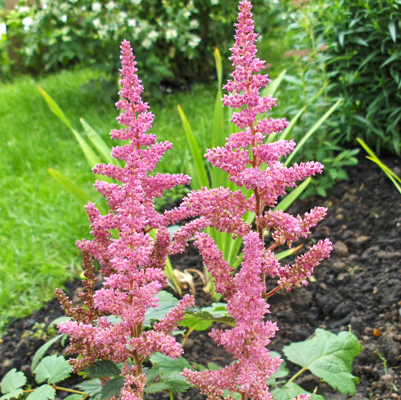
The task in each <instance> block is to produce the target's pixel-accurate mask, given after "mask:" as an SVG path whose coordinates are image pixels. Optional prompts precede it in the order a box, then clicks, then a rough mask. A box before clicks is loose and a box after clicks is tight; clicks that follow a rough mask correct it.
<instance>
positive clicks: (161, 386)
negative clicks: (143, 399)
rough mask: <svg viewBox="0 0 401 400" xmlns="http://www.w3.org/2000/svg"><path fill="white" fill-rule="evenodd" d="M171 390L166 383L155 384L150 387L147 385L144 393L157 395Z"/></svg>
mask: <svg viewBox="0 0 401 400" xmlns="http://www.w3.org/2000/svg"><path fill="white" fill-rule="evenodd" d="M166 389H171V386H170V385H169V384H168V383H166V382H157V383H152V384H151V385H147V386H146V387H145V390H144V392H145V393H157V392H162V391H163V390H166Z"/></svg>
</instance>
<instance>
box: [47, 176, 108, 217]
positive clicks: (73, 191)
mask: <svg viewBox="0 0 401 400" xmlns="http://www.w3.org/2000/svg"><path fill="white" fill-rule="evenodd" d="M49 172H50V175H51V176H52V177H53V178H54V179H55V180H56V181H57V182H58V183H59V184H60V185H61V186H62V187H63V188H64V189H65V191H67V192H68V193H69V194H70V195H71V196H72V197H73V198H74V199H75V200H76V201H77V202H78V204H79V205H80V206H81V207H84V206H86V205H87V204H88V201H91V202H92V203H96V202H95V200H94V199H93V198H92V197H91V196H90V195H89V194H88V193H86V192H85V191H84V190H82V189H81V188H80V187H79V186H78V185H76V184H75V183H74V182H72V181H70V180H69V179H68V178H67V177H66V176H64V175H63V174H60V172H57V171H55V170H54V169H51V168H49ZM98 209H99V211H100V212H101V213H102V214H106V212H105V210H104V209H103V208H102V207H100V206H98Z"/></svg>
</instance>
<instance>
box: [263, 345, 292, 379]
mask: <svg viewBox="0 0 401 400" xmlns="http://www.w3.org/2000/svg"><path fill="white" fill-rule="evenodd" d="M274 357H278V358H281V356H280V354H279V353H277V352H275V351H271V352H270V358H274ZM289 373H290V371H289V370H288V368H287V367H286V362H285V361H283V362H282V363H281V364H280V367H279V369H278V370H277V372H276V373H275V374H273V375H271V376H270V379H269V380H268V381H267V384H268V385H274V384H275V383H276V381H277V379H278V378H284V377H285V376H287V375H288V374H289Z"/></svg>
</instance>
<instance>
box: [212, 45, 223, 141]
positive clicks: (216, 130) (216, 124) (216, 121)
mask: <svg viewBox="0 0 401 400" xmlns="http://www.w3.org/2000/svg"><path fill="white" fill-rule="evenodd" d="M214 59H215V61H216V71H217V85H218V87H217V95H216V101H215V105H214V114H213V132H212V147H217V146H223V145H224V143H225V134H224V118H223V103H222V101H221V98H222V97H223V94H222V90H221V84H222V79H223V66H222V63H221V56H220V52H219V49H218V48H217V47H216V48H215V49H214Z"/></svg>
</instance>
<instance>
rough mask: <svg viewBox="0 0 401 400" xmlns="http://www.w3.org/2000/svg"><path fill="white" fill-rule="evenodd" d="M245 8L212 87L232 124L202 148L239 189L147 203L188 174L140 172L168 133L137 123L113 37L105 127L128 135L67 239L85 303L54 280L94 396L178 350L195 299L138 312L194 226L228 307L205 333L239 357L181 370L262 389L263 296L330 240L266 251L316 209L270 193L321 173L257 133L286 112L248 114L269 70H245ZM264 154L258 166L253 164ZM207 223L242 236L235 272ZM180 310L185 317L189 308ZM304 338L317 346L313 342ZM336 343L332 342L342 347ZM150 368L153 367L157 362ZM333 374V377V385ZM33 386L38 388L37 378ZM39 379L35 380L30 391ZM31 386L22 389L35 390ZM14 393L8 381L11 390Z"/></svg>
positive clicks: (289, 146) (131, 395) (136, 378)
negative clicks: (286, 205) (220, 82)
mask: <svg viewBox="0 0 401 400" xmlns="http://www.w3.org/2000/svg"><path fill="white" fill-rule="evenodd" d="M251 9H252V5H251V3H250V2H249V1H242V2H240V5H239V11H240V12H239V15H238V23H237V24H236V28H237V31H236V36H235V38H236V44H235V47H234V48H233V49H232V53H233V55H232V57H231V58H230V60H231V61H233V65H234V66H235V67H236V69H235V72H234V73H233V77H234V80H229V81H228V83H227V85H225V89H227V90H228V92H229V93H230V95H225V96H224V98H223V104H224V105H226V106H230V107H231V108H234V109H240V110H239V111H238V112H234V113H233V115H232V118H231V121H232V122H233V123H235V124H236V125H237V126H238V127H239V128H240V129H243V130H242V131H240V132H237V133H233V134H232V135H231V136H230V137H229V138H227V143H226V145H225V147H217V148H214V149H210V150H208V151H207V154H206V157H207V159H208V160H209V161H210V162H211V163H212V164H213V165H214V166H215V167H218V168H221V169H223V170H224V171H226V172H227V173H228V174H229V176H230V180H231V181H233V182H234V183H235V184H236V185H237V186H238V187H242V186H244V187H245V188H246V189H248V190H250V191H251V193H252V194H251V196H250V197H247V196H245V195H244V194H243V193H241V191H240V190H239V189H237V190H233V191H231V190H230V189H227V188H224V187H220V188H216V189H215V188H212V189H207V188H202V190H199V191H193V192H191V193H190V194H189V195H188V196H187V197H186V198H184V200H183V202H182V203H181V205H180V206H179V207H178V208H175V209H173V210H170V211H165V212H164V213H159V212H157V211H156V210H155V209H154V198H157V197H161V196H162V194H163V190H164V189H170V188H172V187H174V186H177V185H183V184H188V183H189V181H190V178H189V177H188V176H186V175H183V174H175V175H170V174H159V173H158V174H156V175H151V174H148V173H149V172H151V171H153V170H154V168H155V166H156V164H157V163H158V161H159V160H160V159H161V157H162V156H163V155H164V153H165V152H166V151H167V150H169V149H170V148H171V144H170V143H169V142H163V143H162V142H157V138H156V136H155V135H151V134H147V131H148V130H149V129H150V127H151V126H152V122H153V114H152V113H150V112H148V111H147V110H148V108H149V106H148V104H147V103H144V102H143V101H142V99H141V93H142V91H143V86H142V85H141V82H140V81H139V80H138V76H137V75H136V74H135V73H136V72H137V69H136V68H135V65H136V62H135V61H134V56H133V54H132V49H131V47H130V44H129V42H127V41H124V42H123V43H122V45H121V50H122V56H121V60H122V70H121V77H122V79H121V81H120V83H121V85H122V90H121V91H120V92H119V94H120V96H121V97H122V100H120V101H119V102H118V103H117V104H116V105H117V108H118V109H122V110H123V111H124V112H122V113H121V114H120V116H119V117H118V122H119V123H120V124H123V125H125V126H126V127H127V128H123V129H115V130H113V131H112V132H111V136H112V138H114V139H119V140H125V141H126V140H129V143H128V144H125V145H123V146H120V147H115V148H113V150H112V155H113V156H114V157H115V158H119V159H122V160H124V161H125V162H126V164H125V166H124V167H119V166H116V165H112V164H99V165H96V166H95V168H94V173H96V174H98V175H106V176H108V177H109V178H112V179H116V180H118V181H119V182H121V183H122V185H119V184H116V183H108V182H106V181H97V182H96V185H95V186H96V187H97V189H98V191H99V192H100V193H101V194H103V195H104V196H105V198H106V200H107V203H108V206H109V209H110V212H109V213H108V214H105V215H102V214H101V213H100V212H99V210H98V209H97V208H96V206H95V204H93V203H88V205H87V206H86V211H87V214H88V216H89V220H90V223H91V228H92V231H91V233H92V234H93V237H94V238H93V240H92V241H88V240H85V239H83V240H81V241H79V242H77V246H78V248H80V249H81V250H82V253H83V268H84V270H85V277H86V280H84V281H83V285H84V287H85V289H86V292H83V293H81V294H80V297H81V299H82V301H83V302H84V306H83V307H77V308H74V307H73V306H72V303H71V302H69V301H68V298H67V297H66V296H65V294H64V293H63V292H62V291H61V290H58V291H57V296H58V299H59V301H60V303H61V304H62V308H63V309H64V310H65V311H66V314H67V316H68V317H70V318H71V320H68V321H66V322H62V323H60V324H59V325H58V327H59V329H60V331H61V332H62V333H67V334H69V335H70V346H69V348H68V352H70V353H73V354H79V357H78V358H75V359H73V358H71V359H70V360H69V363H70V364H71V365H72V368H73V370H74V371H75V372H80V371H82V370H84V369H85V370H86V372H87V373H89V374H90V375H92V376H93V375H95V376H96V375H97V376H98V377H100V378H103V379H102V380H101V381H100V383H101V384H102V386H103V388H102V392H101V397H102V398H104V397H106V398H110V397H113V396H115V397H117V396H118V397H121V398H122V399H139V398H143V392H144V390H145V386H146V382H147V380H148V379H147V374H146V373H145V371H144V369H143V362H144V361H145V359H146V357H147V356H148V357H149V356H152V354H153V353H155V352H161V353H164V354H165V355H167V356H169V357H171V358H178V357H179V356H180V355H181V354H182V348H181V345H180V344H179V343H178V342H176V340H175V339H174V337H173V335H172V332H173V331H174V330H175V329H176V328H177V326H178V324H179V323H180V321H181V320H182V319H183V318H184V315H185V309H187V308H190V307H191V306H192V305H193V304H194V299H193V297H192V296H189V295H186V296H184V297H183V299H181V300H180V301H179V302H178V304H177V305H176V306H174V307H173V308H172V309H170V310H169V311H168V312H167V313H164V314H163V315H157V316H158V318H155V317H154V318H153V322H152V318H148V322H147V318H146V312H147V310H148V309H149V308H150V309H152V308H154V309H156V310H157V306H158V303H159V299H158V298H157V297H156V298H155V297H154V296H155V295H157V294H158V292H159V291H160V289H162V288H163V287H164V286H166V285H167V280H166V276H165V275H164V267H165V263H166V258H167V256H169V255H172V254H176V253H180V252H182V251H183V250H184V249H185V246H187V243H186V242H187V240H188V239H189V238H190V237H191V236H193V235H195V239H196V241H195V245H196V246H197V247H198V248H199V251H200V253H201V255H202V256H203V259H204V263H205V265H206V266H207V268H208V270H209V272H210V273H211V275H212V276H213V279H214V284H215V290H216V292H217V293H220V294H221V295H225V299H226V301H227V311H228V312H229V313H230V314H231V318H232V320H231V323H232V325H233V328H232V329H226V330H220V329H213V330H212V332H211V333H210V336H211V337H212V338H213V339H214V340H215V341H216V343H217V344H218V345H221V346H224V348H225V349H226V350H227V351H228V352H229V353H231V354H232V355H233V356H234V358H237V359H238V361H236V362H234V363H232V364H231V365H229V366H226V367H223V368H220V369H218V370H216V369H214V368H213V369H211V370H201V371H199V372H195V371H192V370H191V369H189V368H184V371H183V372H182V374H181V375H183V376H185V377H186V379H187V381H189V382H190V383H192V384H193V385H195V386H197V387H199V388H200V390H201V393H203V394H205V395H207V396H208V397H209V398H212V399H217V398H221V397H222V396H223V395H224V396H225V397H226V398H230V399H232V398H233V395H234V393H237V394H239V395H240V398H241V399H247V398H252V399H271V398H272V396H271V395H270V393H269V389H268V386H267V380H268V379H269V378H270V377H271V376H272V375H273V374H274V373H276V372H278V369H279V366H280V364H281V362H282V360H280V358H278V357H272V358H270V353H269V352H268V350H267V349H266V345H268V344H269V343H270V338H272V337H274V335H275V332H276V331H277V326H276V324H274V323H272V322H271V321H264V317H265V315H266V314H267V313H268V312H269V304H268V303H266V299H268V298H270V297H271V296H273V295H274V294H275V293H277V292H278V291H280V290H281V289H286V290H287V291H290V290H291V287H292V286H301V284H303V285H307V278H309V277H310V276H311V274H312V272H313V270H314V268H315V267H316V266H317V265H319V263H320V262H321V261H322V260H323V259H324V258H328V257H329V254H330V251H331V250H332V245H331V242H330V241H329V239H325V240H321V241H319V242H318V243H316V244H315V245H314V246H312V248H310V249H309V251H307V252H306V253H305V254H304V255H302V256H299V257H297V258H296V260H295V262H294V264H292V265H286V266H281V265H280V263H279V262H278V260H277V258H276V257H275V254H274V252H273V249H275V248H276V247H278V246H282V245H284V244H287V245H288V246H289V247H291V244H292V243H293V242H295V241H297V240H298V239H299V238H300V237H307V235H308V234H309V231H310V229H311V228H312V227H314V226H315V225H316V224H317V223H318V222H319V221H320V220H321V219H322V218H323V217H324V216H325V214H326V211H327V209H325V208H322V207H320V208H319V207H316V208H314V209H313V210H312V211H311V212H310V213H306V214H305V216H304V218H301V217H300V216H298V217H297V218H295V217H293V216H291V215H290V214H286V213H284V212H283V211H281V210H279V211H273V210H271V208H272V207H274V205H275V204H276V203H277V199H278V197H280V196H282V195H283V194H285V188H286V187H294V186H296V181H299V180H303V179H305V178H306V177H308V176H310V175H314V174H316V173H320V172H321V171H322V165H321V164H320V163H317V162H307V163H301V164H299V165H298V164H294V166H293V167H285V166H284V165H283V164H282V163H280V162H279V160H280V157H282V156H285V155H287V154H288V153H290V152H291V151H293V150H294V147H295V143H294V141H293V140H291V141H285V140H283V141H278V142H273V143H264V137H265V136H268V135H269V134H271V133H274V132H280V131H282V130H283V129H284V128H285V127H286V126H287V125H288V123H287V121H286V120H285V119H280V120H274V119H272V118H270V119H268V118H263V119H261V120H259V121H258V122H257V123H256V121H257V119H256V117H257V115H258V114H264V113H265V112H266V111H267V110H270V109H271V108H272V107H273V106H274V105H275V103H276V99H274V98H273V97H272V96H269V97H262V96H259V89H260V88H261V87H264V86H266V85H267V83H268V82H269V79H268V77H267V75H261V74H253V73H254V72H256V73H258V72H259V71H261V70H262V69H263V68H264V62H263V61H261V60H260V59H258V58H255V53H256V46H255V45H254V43H255V40H256V37H257V34H255V33H254V26H253V21H252V19H251V17H252V14H251ZM243 106H245V107H243ZM248 147H250V149H248ZM248 150H249V151H248ZM263 163H265V164H266V165H267V167H266V168H261V165H262V164H263ZM247 164H248V166H249V167H247ZM266 207H268V209H267V210H265V208H266ZM246 212H254V213H255V215H256V219H255V222H256V229H255V230H253V229H252V227H251V225H250V224H249V223H247V222H246V221H244V220H243V219H242V216H243V215H244V214H245V213H246ZM194 216H197V217H199V218H197V219H193V220H191V221H190V222H187V223H186V224H185V225H184V226H183V227H182V228H181V229H180V230H178V231H176V232H175V233H174V234H173V235H170V233H169V231H168V230H167V226H168V225H171V224H175V223H177V222H178V221H180V220H183V219H187V218H193V217H194ZM208 226H211V227H214V228H216V229H219V230H220V231H225V232H227V233H229V234H232V235H233V237H234V238H235V237H237V236H239V237H242V238H243V239H244V249H243V253H244V261H243V263H242V266H241V269H240V271H239V272H237V274H233V273H234V270H233V269H232V268H231V267H230V266H229V265H228V263H227V262H226V261H225V260H224V258H223V254H222V253H221V252H219V250H218V248H217V246H216V245H215V243H214V241H213V239H212V238H211V236H210V235H208V234H205V233H201V231H202V230H203V229H204V228H206V227H208ZM265 231H266V232H267V233H268V232H269V231H271V232H270V234H271V237H272V240H273V243H271V245H270V246H269V247H268V248H265V243H264V236H265V235H264V233H265ZM113 237H114V238H113ZM93 259H96V260H97V261H98V262H99V263H100V267H101V268H100V273H101V274H102V275H103V277H104V283H103V288H100V289H98V290H96V291H95V284H96V282H97V277H96V276H95V273H94V271H95V266H94V264H93ZM266 276H270V277H272V278H276V279H277V286H276V287H275V288H274V289H272V290H270V291H267V290H266V286H265V285H266V282H265V281H266ZM159 296H160V295H159ZM244 305H245V307H244ZM191 312H192V311H191ZM203 313H204V311H202V310H201V311H200V313H195V315H194V316H198V317H199V315H200V314H203ZM189 315H190V316H192V314H191V313H190V314H189ZM210 315H212V314H210ZM212 316H213V315H212ZM214 318H216V317H214ZM149 320H150V321H149ZM155 320H156V321H155ZM227 322H228V321H227ZM318 335H320V337H323V336H324V335H322V334H321V333H320V332H317V336H318ZM351 336H352V335H351ZM328 343H329V342H328ZM313 346H315V347H316V344H313ZM324 346H327V343H326V344H324ZM295 347H296V346H295ZM298 347H299V346H298ZM336 348H337V347H336ZM338 349H339V350H341V346H340V347H339V348H338ZM298 350H299V349H298ZM307 352H308V351H307ZM358 352H359V351H358V350H357V351H356V354H358ZM296 354H297V351H290V350H288V352H287V356H288V357H289V358H290V359H291V360H292V361H294V362H297V361H296V358H297V356H296ZM356 354H354V355H356ZM153 358H154V356H153ZM301 358H303V361H299V362H298V363H300V365H301V366H302V367H303V370H304V369H307V368H309V369H311V370H312V371H313V367H312V366H311V364H312V365H313V363H314V361H316V360H313V358H312V359H311V360H309V361H307V360H305V357H301ZM352 358H353V357H351V359H350V360H348V365H347V369H349V368H350V363H349V361H351V364H352ZM47 360H48V362H47V364H46V365H47V370H49V369H50V364H51V365H53V366H54V367H55V365H54V363H53V361H55V360H56V359H54V360H49V359H48V358H47ZM151 360H152V358H151ZM44 361H45V359H43V360H42V362H44ZM42 362H41V363H42ZM152 362H153V361H152ZM41 363H40V364H39V365H38V366H37V369H38V368H39V367H40V365H41ZM113 363H115V364H118V363H120V364H121V367H120V368H116V367H114V364H113ZM310 363H311V364H310ZM156 364H157V363H156V362H154V365H156ZM55 368H56V369H57V367H55ZM37 369H35V373H36V370H37ZM45 369H46V368H45ZM62 369H63V368H62ZM111 372H112V373H111ZM159 372H160V374H161V373H162V371H161V370H160V371H159ZM301 372H302V371H301ZM13 373H14V376H15V375H16V374H15V372H13ZM37 374H40V372H37ZM45 375H46V376H45V377H44V379H42V378H40V379H41V380H42V381H43V380H45V379H46V378H49V383H51V382H50V379H51V380H52V381H53V382H54V381H55V380H56V377H53V378H54V379H53V378H52V374H51V373H50V377H49V376H48V375H49V374H47V373H46V374H45ZM7 376H8V375H6V378H7ZM6 378H5V379H6ZM58 378H59V377H58ZM104 378H107V379H104ZM109 378H112V379H109ZM350 378H351V381H350V382H352V378H353V377H352V375H350V374H349V373H347V374H346V375H344V376H343V380H344V379H348V380H350ZM325 379H326V380H327V381H329V382H330V380H331V378H330V374H326V377H325ZM20 380H21V379H20ZM291 381H292V379H290V381H289V382H287V383H288V384H289V383H291ZM8 382H9V381H7V387H8V386H10V388H11V389H18V387H20V386H21V384H20V383H21V382H20V383H18V385H19V386H18V385H17V386H16V387H12V386H13V385H12V384H10V385H8ZM39 382H40V380H39ZM330 384H333V382H330ZM342 385H343V384H342V383H340V384H339V387H340V386H342ZM333 386H334V387H336V386H335V385H333ZM42 387H43V388H44V389H43V391H46V385H44V386H42ZM42 387H41V388H42ZM342 387H343V390H344V391H345V393H349V392H355V386H354V385H345V386H344V385H343V386H342ZM41 388H39V389H37V390H38V391H41V390H42V389H41ZM49 388H50V389H51V387H50V386H49ZM106 388H107V390H106ZM291 388H292V389H293V387H292V385H291ZM50 389H49V390H50ZM105 391H107V395H106V394H105ZM226 391H228V393H227V392H226ZM3 393H4V391H3ZM10 393H11V394H10ZM34 393H35V392H33V393H32V394H31V395H30V397H31V396H33V397H35V396H36V395H35V394H34ZM291 393H292V392H291ZM8 394H10V396H12V392H11V391H8V392H7V391H6V394H5V396H7V395H8ZM20 394H21V393H20V391H19V392H18V394H17V395H20ZM91 394H94V393H91ZM298 394H299V393H295V395H298ZM53 395H54V393H52V395H51V397H53ZM49 396H50V394H49ZM291 397H293V396H292V395H291ZM281 398H285V397H282V396H281ZM310 398H311V395H306V394H299V396H297V400H301V399H302V400H304V399H310Z"/></svg>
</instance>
